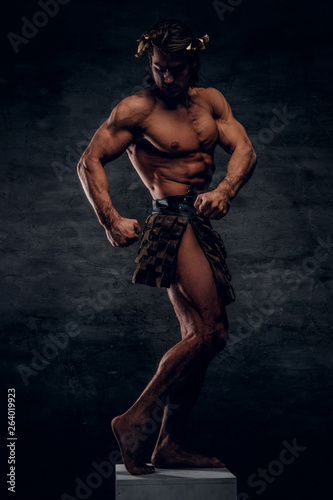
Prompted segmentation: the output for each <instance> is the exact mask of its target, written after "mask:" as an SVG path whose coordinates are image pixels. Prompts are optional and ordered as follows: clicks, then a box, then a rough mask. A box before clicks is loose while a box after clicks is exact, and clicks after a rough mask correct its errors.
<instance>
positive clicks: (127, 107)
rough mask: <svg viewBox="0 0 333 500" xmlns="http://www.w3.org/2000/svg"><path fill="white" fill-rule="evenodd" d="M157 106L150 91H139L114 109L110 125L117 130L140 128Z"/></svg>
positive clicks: (109, 120)
mask: <svg viewBox="0 0 333 500" xmlns="http://www.w3.org/2000/svg"><path fill="white" fill-rule="evenodd" d="M155 104H156V103H155V99H154V97H153V95H152V93H151V92H149V90H146V89H142V90H139V91H138V92H136V93H135V94H133V95H131V96H128V97H125V99H123V100H122V101H120V102H119V104H117V106H116V107H115V108H113V110H112V112H111V115H110V117H109V119H108V125H109V126H110V127H116V128H133V127H140V126H142V125H143V124H144V121H145V120H146V119H147V118H148V117H149V116H150V114H151V113H152V111H153V109H154V107H155Z"/></svg>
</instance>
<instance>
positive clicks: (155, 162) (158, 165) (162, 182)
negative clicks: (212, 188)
mask: <svg viewBox="0 0 333 500" xmlns="http://www.w3.org/2000/svg"><path fill="white" fill-rule="evenodd" d="M127 152H128V155H129V158H130V160H131V162H132V164H133V166H134V168H135V169H136V171H137V172H138V174H139V176H140V177H141V179H142V181H143V183H144V184H145V186H146V187H147V188H148V189H149V191H150V194H151V196H152V198H153V199H154V200H157V199H161V198H166V197H168V196H181V195H184V194H186V193H187V191H188V190H189V189H191V188H192V189H193V188H195V189H196V190H197V192H198V194H200V193H203V192H205V191H207V189H208V187H209V184H210V182H211V179H212V175H213V173H214V170H215V164H214V161H213V158H212V156H211V155H210V154H208V153H203V152H200V151H197V152H193V153H190V154H187V155H181V156H173V155H166V154H164V153H161V155H159V154H153V155H152V154H150V152H149V153H147V152H145V151H143V150H142V149H141V148H140V150H136V148H131V150H130V151H127Z"/></svg>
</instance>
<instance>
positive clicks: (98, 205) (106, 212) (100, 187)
mask: <svg viewBox="0 0 333 500" xmlns="http://www.w3.org/2000/svg"><path fill="white" fill-rule="evenodd" d="M78 176H79V178H80V181H81V183H82V186H83V189H84V192H85V194H86V196H87V198H88V200H89V202H90V203H91V205H92V207H93V209H94V210H95V213H96V215H97V217H98V220H99V222H100V224H101V225H102V226H104V227H105V228H106V229H110V226H111V225H112V223H113V221H114V220H115V219H117V218H118V217H120V216H119V214H118V212H117V211H116V209H115V208H114V206H113V204H112V201H111V198H110V195H109V182H108V179H107V176H106V173H105V171H104V168H103V166H102V164H101V162H100V161H99V160H95V159H91V158H89V156H83V157H82V158H81V160H80V162H79V164H78Z"/></svg>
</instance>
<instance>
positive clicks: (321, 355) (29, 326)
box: [0, 0, 333, 500]
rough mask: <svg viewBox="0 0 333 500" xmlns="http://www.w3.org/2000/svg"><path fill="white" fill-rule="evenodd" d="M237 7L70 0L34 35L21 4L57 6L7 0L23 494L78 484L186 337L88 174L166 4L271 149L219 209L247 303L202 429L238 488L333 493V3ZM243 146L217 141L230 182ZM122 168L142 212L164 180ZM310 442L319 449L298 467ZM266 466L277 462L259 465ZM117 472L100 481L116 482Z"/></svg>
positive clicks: (12, 273) (6, 183)
mask: <svg viewBox="0 0 333 500" xmlns="http://www.w3.org/2000/svg"><path fill="white" fill-rule="evenodd" d="M220 4H222V2H220ZM224 5H225V6H227V7H225V8H228V10H226V11H225V12H224V14H223V13H222V10H221V9H223V7H221V5H220V8H219V9H218V10H219V14H218V12H217V10H216V8H214V4H213V2H203V1H192V2H190V3H185V2H184V3H180V2H178V1H177V2H176V1H170V2H155V3H154V2H152V1H149V2H135V1H133V0H125V1H123V2H121V3H120V4H118V5H117V4H116V3H115V2H111V1H109V2H107V1H102V0H95V1H94V2H93V1H91V0H84V1H79V0H71V1H69V2H67V4H66V5H61V6H59V12H58V13H56V14H55V15H54V16H53V17H51V16H49V17H48V18H46V23H45V16H44V18H41V17H40V18H36V17H35V20H36V19H37V23H39V24H43V23H44V24H45V26H42V27H40V28H39V29H38V32H37V31H36V30H35V31H33V30H34V28H31V27H30V28H29V29H30V31H29V29H28V31H25V33H22V29H23V26H24V24H25V23H26V21H25V20H22V19H21V18H22V16H25V17H26V19H28V20H32V19H33V18H34V16H35V14H36V12H38V11H40V10H41V7H40V6H39V5H38V3H37V2H35V1H29V2H24V3H21V2H18V1H17V0H15V1H13V2H12V5H11V6H7V15H6V18H5V23H4V24H5V28H4V32H3V33H4V36H3V39H2V40H3V47H4V51H5V52H4V57H3V60H5V61H6V70H5V72H4V74H3V76H2V77H1V85H2V90H1V97H2V105H1V109H2V125H1V138H2V153H1V174H2V181H1V184H2V196H1V201H0V203H1V214H2V219H3V221H2V222H3V224H2V228H1V233H0V252H1V276H2V300H1V326H2V332H3V337H2V339H3V340H2V352H3V353H4V354H3V357H2V364H1V366H2V370H3V375H2V382H3V392H2V399H3V401H5V399H6V393H7V388H8V387H14V388H16V394H17V436H18V441H17V494H16V495H17V496H16V498H17V499H18V500H30V499H34V500H39V499H42V500H46V499H47V500H49V499H50V500H53V499H60V498H61V495H62V494H64V493H67V494H68V495H71V496H72V497H73V498H80V497H79V496H78V492H75V488H76V486H77V481H78V480H82V481H83V482H85V483H86V480H87V477H88V476H89V474H91V473H92V472H94V471H95V469H94V466H93V462H96V463H100V462H101V461H106V460H107V461H109V460H110V453H111V452H112V451H113V450H116V449H117V447H116V443H115V441H114V439H113V437H112V435H111V432H110V427H109V422H110V420H111V418H112V417H114V416H115V415H117V414H119V413H121V412H123V411H125V410H126V409H127V408H128V407H129V405H130V404H131V403H132V402H133V401H134V400H135V398H136V397H137V396H138V395H139V393H140V392H141V390H142V389H143V388H144V386H145V384H146V383H147V382H148V380H149V379H150V377H151V376H152V374H153V373H154V370H155V369H156V366H157V363H158V361H159V359H160V357H161V356H162V354H163V353H164V352H165V351H166V350H167V349H168V348H169V347H171V346H172V345H173V344H174V343H175V342H177V341H178V339H179V332H178V326H177V321H176V319H175V316H174V313H173V310H172V308H171V306H170V304H169V303H168V299H167V297H166V293H165V291H163V290H155V289H148V288H145V287H140V286H138V287H135V286H134V285H132V284H131V273H132V272H133V269H134V263H133V260H134V258H135V256H136V252H137V245H135V246H133V247H130V248H127V249H122V250H119V249H115V248H113V247H111V245H110V244H109V243H108V241H107V239H106V238H105V234H104V230H103V228H102V227H101V226H99V224H98V222H97V219H96V217H95V215H94V213H93V211H92V209H91V207H90V205H89V204H88V202H87V201H86V199H85V196H84V194H83V191H82V188H81V186H80V183H79V181H78V178H77V175H76V164H77V161H78V159H79V157H80V155H81V154H82V152H83V150H84V149H85V147H86V145H87V144H88V142H89V139H90V138H91V136H92V134H93V132H94V131H95V130H96V129H97V128H98V126H99V125H100V123H101V122H102V121H103V119H105V118H106V117H107V116H108V115H109V113H110V110H111V109H112V107H113V106H114V105H115V104H116V103H117V102H118V101H119V100H120V99H121V98H123V97H125V96H126V95H128V94H131V93H133V92H134V91H135V90H136V89H137V88H139V87H140V86H142V85H143V84H144V74H145V65H146V62H145V61H143V60H137V59H135V58H134V57H133V56H134V53H135V51H136V43H135V40H136V38H138V36H139V35H140V34H141V33H142V32H143V31H144V30H145V29H147V28H148V27H150V26H151V25H152V24H153V23H155V22H156V21H157V20H159V19H162V18H167V17H176V18H179V19H180V20H183V21H185V22H187V23H189V24H190V25H191V26H192V27H193V28H194V30H195V31H196V32H197V33H198V34H199V35H203V34H205V33H208V34H209V35H210V36H211V43H210V44H209V46H208V50H207V51H206V53H202V58H201V60H202V69H201V85H202V86H215V87H216V88H218V89H219V90H221V91H222V92H223V93H224V95H225V96H226V98H227V99H228V101H229V102H230V104H231V106H232V109H233V111H234V114H235V116H236V117H237V119H239V121H240V122H241V123H242V124H243V125H244V126H245V128H246V129H247V131H248V133H249V135H250V137H251V138H252V140H253V143H254V145H255V147H256V150H257V153H258V157H259V162H258V166H257V168H256V171H255V174H254V176H253V178H252V180H251V182H250V183H249V184H248V185H247V186H246V187H244V189H243V190H242V191H241V192H240V193H239V195H238V197H237V198H236V199H235V200H234V201H233V203H232V207H231V209H230V212H229V214H228V215H227V217H226V218H225V219H223V220H222V221H219V222H217V223H215V224H214V227H215V228H216V229H217V230H218V231H219V232H220V233H221V234H222V236H223V239H224V241H225V245H226V247H227V250H228V264H229V267H230V270H231V272H232V274H233V284H234V288H235V290H236V294H237V301H236V302H235V303H234V304H232V305H230V306H229V307H228V313H229V321H230V334H231V342H230V344H229V346H228V348H227V349H226V350H225V351H224V352H223V353H221V354H220V355H219V356H218V357H217V358H216V359H215V360H214V361H213V363H212V365H211V368H210V371H209V373H208V376H207V382H206V385H205V387H204V389H203V392H202V395H201V397H200V400H199V401H198V404H197V406H196V408H195V411H194V413H193V416H192V420H191V442H192V443H193V442H194V441H195V442H196V444H197V446H198V447H199V448H201V449H203V450H206V451H208V452H215V453H217V454H219V455H220V456H222V457H223V458H224V460H225V462H226V464H227V466H228V467H229V468H230V469H231V470H232V472H234V473H235V474H236V475H237V477H238V482H239V492H240V495H239V499H240V500H245V499H248V498H251V499H256V498H260V499H261V498H262V499H266V498H267V499H282V498H283V499H284V500H285V499H286V500H289V499H290V500H297V499H301V498H302V499H307V498H311V499H315V498H327V497H328V496H329V492H330V491H331V490H330V485H329V482H328V481H326V482H325V479H327V478H328V476H329V473H330V470H331V466H332V460H331V450H332V444H333V443H332V411H333V403H332V401H333V399H332V387H333V382H332V357H333V355H332V350H331V349H332V345H333V342H332V315H331V309H332V306H331V304H332V299H331V295H330V291H331V289H332V245H333V244H332V222H331V221H332V210H331V209H332V142H331V133H332V121H331V115H332V101H331V97H332V96H331V92H330V90H331V79H332V66H331V60H332V45H331V42H330V36H329V35H330V33H331V27H330V26H329V19H330V18H331V16H332V7H331V5H330V3H329V2H328V1H324V0H321V1H319V2H317V3H313V2H302V1H301V0H294V1H293V2H287V1H273V0H266V1H264V0H253V1H251V2H250V1H248V0H243V1H238V2H237V1H235V0H233V1H231V0H230V1H228V0H226V1H225V2H224ZM38 19H39V20H38ZM43 19H44V21H43ZM9 32H12V33H15V34H16V35H19V36H25V42H23V41H22V39H18V38H13V35H11V40H12V42H11V41H10V40H9V39H8V38H7V34H8V33H9ZM26 35H28V38H27V37H26ZM13 40H14V41H13ZM13 45H16V52H17V53H15V50H14V47H13ZM274 117H276V118H274ZM227 162H228V156H227V155H226V154H225V153H224V152H222V151H218V152H217V154H216V163H217V166H218V168H217V172H216V176H215V178H214V185H216V183H217V182H218V180H219V179H221V178H222V177H223V175H224V173H225V171H226V167H227ZM107 172H108V175H109V179H110V191H111V194H112V198H113V201H114V203H115V205H116V207H117V208H118V210H119V211H120V213H121V214H122V215H124V216H130V217H136V218H137V219H138V220H139V222H140V224H141V225H142V224H143V222H144V220H145V217H146V215H147V214H148V213H149V210H150V198H149V193H148V192H147V191H146V189H145V188H144V186H143V185H142V184H141V183H140V180H139V178H138V176H137V174H136V173H135V171H134V169H133V168H132V167H131V165H130V163H129V160H128V158H127V156H126V155H123V156H122V157H121V158H119V159H118V160H117V161H115V162H114V163H113V164H110V165H109V166H107ZM55 344H58V347H57V346H56V345H55ZM3 415H4V414H3ZM4 418H5V417H4ZM2 434H3V436H5V435H6V425H5V424H4V431H3V433H2ZM286 443H287V444H286ZM292 443H294V445H295V444H297V446H299V447H302V451H301V450H299V451H297V450H296V451H295V449H294V458H295V460H294V462H293V463H290V464H284V465H283V464H282V466H281V462H279V457H280V453H281V451H282V450H283V449H287V448H288V446H289V447H290V446H291V445H292ZM2 447H3V449H4V448H5V444H4V440H2ZM286 447H287V448H286ZM290 456H291V454H290V452H289V455H288V457H290ZM279 463H280V465H279ZM7 467H8V466H7V465H6V463H5V462H3V470H6V471H7ZM259 467H261V468H262V469H268V471H269V472H268V476H266V478H267V479H263V478H261V483H259V482H258V475H259V474H260V473H259V472H258V469H259ZM281 467H282V468H281ZM282 469H283V470H282ZM95 472H96V471H95ZM6 473H7V472H6ZM249 478H250V479H249ZM251 478H252V479H251ZM112 481H113V479H112V477H110V478H108V479H103V481H102V484H101V485H100V486H99V487H98V488H95V489H93V490H92V492H91V493H90V494H89V491H88V490H87V491H88V493H87V492H86V498H91V499H92V500H93V499H95V498H96V499H97V498H103V499H106V498H112V485H113V482H112ZM3 486H4V485H2V487H3ZM5 491H6V490H5ZM82 492H83V490H81V493H82ZM82 495H83V493H82ZM82 495H81V497H82ZM82 498H83V497H82Z"/></svg>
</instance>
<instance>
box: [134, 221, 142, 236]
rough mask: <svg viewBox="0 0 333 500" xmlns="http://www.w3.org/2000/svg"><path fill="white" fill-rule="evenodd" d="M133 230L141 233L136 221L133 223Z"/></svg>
mask: <svg viewBox="0 0 333 500" xmlns="http://www.w3.org/2000/svg"><path fill="white" fill-rule="evenodd" d="M134 231H135V232H136V234H140V233H141V227H140V224H139V223H138V221H136V222H135V224H134Z"/></svg>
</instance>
